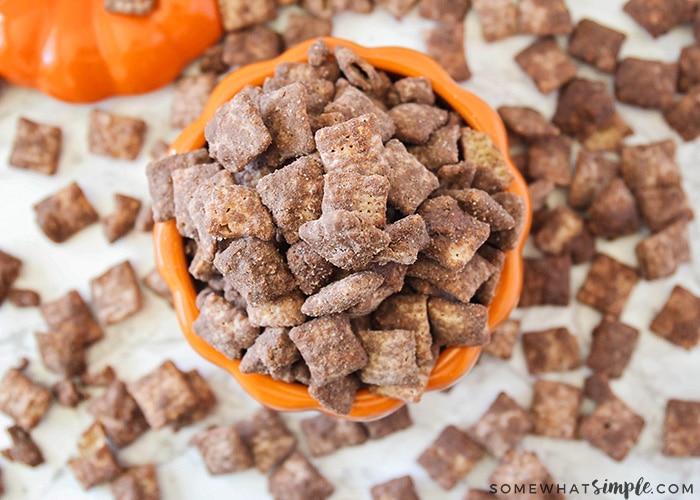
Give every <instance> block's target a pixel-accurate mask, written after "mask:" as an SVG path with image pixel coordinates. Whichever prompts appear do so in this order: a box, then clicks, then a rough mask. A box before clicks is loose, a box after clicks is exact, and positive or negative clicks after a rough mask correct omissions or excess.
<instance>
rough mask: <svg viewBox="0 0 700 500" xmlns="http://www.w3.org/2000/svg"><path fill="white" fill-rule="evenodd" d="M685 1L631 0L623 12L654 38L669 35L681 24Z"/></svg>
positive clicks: (623, 8) (625, 5) (624, 6)
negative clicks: (672, 29)
mask: <svg viewBox="0 0 700 500" xmlns="http://www.w3.org/2000/svg"><path fill="white" fill-rule="evenodd" d="M683 4H684V1H683V0H670V1H661V0H629V1H628V2H626V3H625V4H624V5H623V7H622V10H623V11H624V12H625V13H626V14H627V15H629V16H630V17H631V18H632V19H634V20H635V21H636V22H637V24H639V25H640V26H641V27H642V28H644V29H645V30H646V31H647V32H648V33H649V34H650V35H651V36H652V37H654V38H658V37H659V36H661V35H663V34H665V33H668V32H669V31H670V30H671V28H673V27H675V26H676V25H677V24H679V23H680V22H681V19H682V14H683Z"/></svg>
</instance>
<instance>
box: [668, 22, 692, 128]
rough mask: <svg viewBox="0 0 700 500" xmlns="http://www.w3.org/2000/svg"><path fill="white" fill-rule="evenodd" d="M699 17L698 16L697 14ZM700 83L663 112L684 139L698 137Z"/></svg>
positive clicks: (671, 125)
mask: <svg viewBox="0 0 700 500" xmlns="http://www.w3.org/2000/svg"><path fill="white" fill-rule="evenodd" d="M698 18H699V19H700V16H698ZM698 24H700V23H698ZM698 102H700V84H697V85H695V86H694V87H692V88H691V89H690V90H688V93H687V94H686V95H684V96H683V97H681V98H680V99H678V100H677V101H676V102H674V103H673V104H671V105H670V106H669V107H668V108H666V111H665V112H664V120H666V123H668V125H669V126H670V127H671V128H672V129H673V130H675V131H676V132H677V133H678V135H680V136H681V137H682V138H683V140H684V141H692V140H694V139H696V138H697V137H700V125H698V123H700V104H698Z"/></svg>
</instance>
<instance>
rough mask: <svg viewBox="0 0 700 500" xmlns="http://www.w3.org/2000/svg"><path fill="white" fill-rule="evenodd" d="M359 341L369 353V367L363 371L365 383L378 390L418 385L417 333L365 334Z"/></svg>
mask: <svg viewBox="0 0 700 500" xmlns="http://www.w3.org/2000/svg"><path fill="white" fill-rule="evenodd" d="M358 338H359V339H360V342H361V344H362V347H363V348H364V350H365V352H366V353H367V363H366V364H365V366H363V367H362V368H360V380H362V382H364V383H365V384H371V385H377V386H387V385H405V384H413V383H415V382H416V380H417V378H418V364H417V362H416V334H415V332H413V331H412V330H401V329H395V330H362V331H360V332H359V333H358Z"/></svg>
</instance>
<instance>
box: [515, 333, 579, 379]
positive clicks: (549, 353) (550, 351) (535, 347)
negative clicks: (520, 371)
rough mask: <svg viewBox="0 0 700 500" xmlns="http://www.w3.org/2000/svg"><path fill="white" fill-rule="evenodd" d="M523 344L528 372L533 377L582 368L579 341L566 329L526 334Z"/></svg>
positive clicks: (523, 336)
mask: <svg viewBox="0 0 700 500" xmlns="http://www.w3.org/2000/svg"><path fill="white" fill-rule="evenodd" d="M522 344H523V352H524V354H525V363H526V364H527V370H528V372H530V373H531V374H533V375H536V374H539V373H548V372H555V371H566V370H573V369H576V368H578V367H580V366H581V353H580V349H579V344H578V339H577V338H576V336H575V335H573V334H572V333H571V332H569V330H568V328H566V327H557V328H548V329H545V330H538V331H530V332H524V333H523V335H522Z"/></svg>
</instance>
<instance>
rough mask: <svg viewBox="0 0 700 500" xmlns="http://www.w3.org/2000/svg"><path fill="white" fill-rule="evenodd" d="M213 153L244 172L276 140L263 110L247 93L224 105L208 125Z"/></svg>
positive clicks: (222, 162)
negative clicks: (267, 124)
mask: <svg viewBox="0 0 700 500" xmlns="http://www.w3.org/2000/svg"><path fill="white" fill-rule="evenodd" d="M204 136H205V138H206V140H207V143H208V146H209V154H211V156H212V157H213V158H215V159H216V160H218V161H219V163H221V164H222V165H223V166H224V167H225V168H227V169H228V170H230V171H231V172H234V173H235V172H240V171H241V170H243V169H244V168H245V166H246V165H247V164H248V163H249V162H250V161H251V160H252V159H253V158H255V157H256V156H258V155H259V154H260V153H262V152H263V151H265V150H266V149H267V148H268V146H269V145H270V144H271V143H272V135H271V134H270V131H269V130H268V128H267V126H266V125H265V122H264V121H263V117H262V113H261V111H260V109H259V108H258V106H257V105H256V104H255V103H254V102H253V99H252V98H251V97H250V95H249V94H248V93H246V92H239V93H238V94H236V95H235V96H234V97H233V99H231V100H230V101H228V102H227V103H225V104H223V105H222V106H220V107H219V108H218V109H217V110H216V113H215V114H214V116H213V117H212V119H211V120H209V122H208V123H207V125H206V126H205V128H204Z"/></svg>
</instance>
